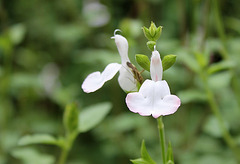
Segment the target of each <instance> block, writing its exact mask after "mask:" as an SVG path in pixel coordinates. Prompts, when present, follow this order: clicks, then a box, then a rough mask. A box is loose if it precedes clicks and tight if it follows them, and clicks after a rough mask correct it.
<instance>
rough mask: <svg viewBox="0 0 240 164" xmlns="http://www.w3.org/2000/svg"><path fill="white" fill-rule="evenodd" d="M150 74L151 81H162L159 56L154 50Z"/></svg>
mask: <svg viewBox="0 0 240 164" xmlns="http://www.w3.org/2000/svg"><path fill="white" fill-rule="evenodd" d="M150 73H151V78H152V80H153V81H161V80H162V73H163V68H162V61H161V58H160V54H159V52H158V51H157V50H154V51H153V52H152V57H151V65H150Z"/></svg>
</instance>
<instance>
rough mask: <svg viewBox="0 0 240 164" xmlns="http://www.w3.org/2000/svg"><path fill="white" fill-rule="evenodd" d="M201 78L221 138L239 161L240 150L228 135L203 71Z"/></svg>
mask: <svg viewBox="0 0 240 164" xmlns="http://www.w3.org/2000/svg"><path fill="white" fill-rule="evenodd" d="M201 78H202V79H203V82H204V87H205V91H206V93H207V97H208V103H209V105H210V107H211V110H212V112H213V114H214V115H215V117H216V118H217V120H218V124H219V127H220V129H221V132H222V135H223V138H224V140H225V142H226V143H227V145H228V146H229V147H230V149H231V150H232V152H233V153H234V155H235V157H236V159H237V161H238V162H239V163H240V156H239V154H240V150H239V149H238V147H237V144H236V142H235V141H234V139H233V138H232V136H231V135H230V133H229V131H228V129H227V127H226V125H225V123H224V119H223V117H222V115H221V113H220V111H219V107H218V105H217V102H216V100H215V98H214V94H213V92H212V91H211V89H210V88H209V86H208V80H207V79H208V76H207V75H206V74H204V72H202V73H201Z"/></svg>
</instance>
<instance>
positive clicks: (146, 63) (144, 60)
mask: <svg viewBox="0 0 240 164" xmlns="http://www.w3.org/2000/svg"><path fill="white" fill-rule="evenodd" d="M135 58H136V61H137V63H138V64H139V65H140V66H141V67H142V68H143V69H144V70H146V71H148V72H150V60H149V58H148V56H146V55H142V54H136V56H135Z"/></svg>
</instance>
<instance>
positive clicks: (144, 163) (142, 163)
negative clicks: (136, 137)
mask: <svg viewBox="0 0 240 164" xmlns="http://www.w3.org/2000/svg"><path fill="white" fill-rule="evenodd" d="M130 161H131V162H132V163H133V164H152V163H150V162H148V161H145V160H144V159H142V158H138V159H133V160H130Z"/></svg>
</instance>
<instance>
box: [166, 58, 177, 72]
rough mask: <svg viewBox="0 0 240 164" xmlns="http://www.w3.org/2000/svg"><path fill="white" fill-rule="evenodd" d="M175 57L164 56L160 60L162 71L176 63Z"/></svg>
mask: <svg viewBox="0 0 240 164" xmlns="http://www.w3.org/2000/svg"><path fill="white" fill-rule="evenodd" d="M176 58H177V56H176V55H166V56H164V58H163V60H162V66H163V71H166V70H167V69H168V68H170V67H171V66H172V65H173V64H174V63H175V62H176Z"/></svg>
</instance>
